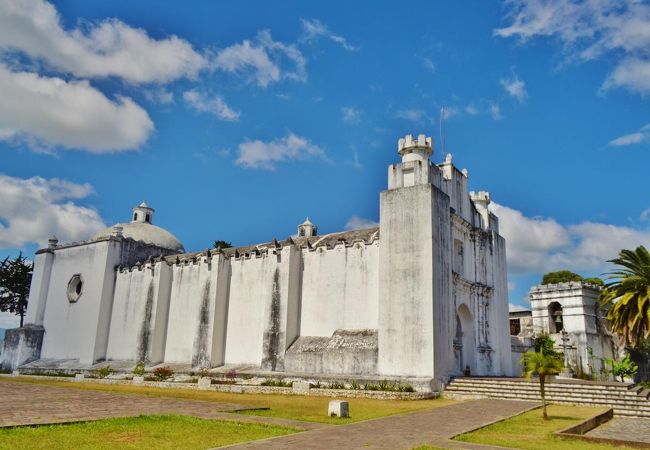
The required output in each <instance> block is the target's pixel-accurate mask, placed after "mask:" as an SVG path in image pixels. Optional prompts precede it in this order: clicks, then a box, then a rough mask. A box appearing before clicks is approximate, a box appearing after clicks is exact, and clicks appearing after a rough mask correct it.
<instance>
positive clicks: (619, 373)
mask: <svg viewBox="0 0 650 450" xmlns="http://www.w3.org/2000/svg"><path fill="white" fill-rule="evenodd" d="M604 361H605V362H606V363H607V364H609V365H610V367H611V368H612V370H611V372H612V375H614V378H616V377H621V383H622V382H624V381H625V377H630V378H631V377H633V376H634V375H636V372H637V371H638V370H639V366H637V365H636V364H635V363H634V362H633V361H632V359H631V358H630V355H629V354H628V355H625V358H623V360H621V361H616V360H615V359H612V358H605V359H604Z"/></svg>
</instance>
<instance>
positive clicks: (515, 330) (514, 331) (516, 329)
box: [510, 317, 521, 336]
mask: <svg viewBox="0 0 650 450" xmlns="http://www.w3.org/2000/svg"><path fill="white" fill-rule="evenodd" d="M519 333H521V320H519V318H518V317H517V318H515V319H510V336H518V335H519Z"/></svg>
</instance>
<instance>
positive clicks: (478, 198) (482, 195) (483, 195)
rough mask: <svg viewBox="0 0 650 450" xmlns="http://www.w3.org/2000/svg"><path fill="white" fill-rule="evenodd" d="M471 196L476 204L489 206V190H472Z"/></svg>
mask: <svg viewBox="0 0 650 450" xmlns="http://www.w3.org/2000/svg"><path fill="white" fill-rule="evenodd" d="M469 198H471V199H472V201H473V202H474V204H477V205H478V204H480V205H481V206H484V207H486V208H487V206H488V205H489V204H490V201H491V200H490V193H489V192H487V191H478V192H474V191H472V192H470V193H469Z"/></svg>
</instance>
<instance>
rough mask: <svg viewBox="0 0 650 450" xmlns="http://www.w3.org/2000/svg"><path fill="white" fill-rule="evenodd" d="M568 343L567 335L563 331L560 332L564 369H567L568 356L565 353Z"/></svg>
mask: <svg viewBox="0 0 650 450" xmlns="http://www.w3.org/2000/svg"><path fill="white" fill-rule="evenodd" d="M568 343H569V333H567V332H566V331H565V330H562V349H563V351H564V367H566V368H568V367H569V354H568V353H567V351H566V348H567V345H568Z"/></svg>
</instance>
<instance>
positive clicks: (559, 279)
mask: <svg viewBox="0 0 650 450" xmlns="http://www.w3.org/2000/svg"><path fill="white" fill-rule="evenodd" d="M582 280H583V278H582V277H581V276H580V275H578V274H577V273H575V272H571V271H570V270H558V271H557V272H549V273H546V274H544V276H543V277H542V284H556V283H566V282H569V281H582Z"/></svg>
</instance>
